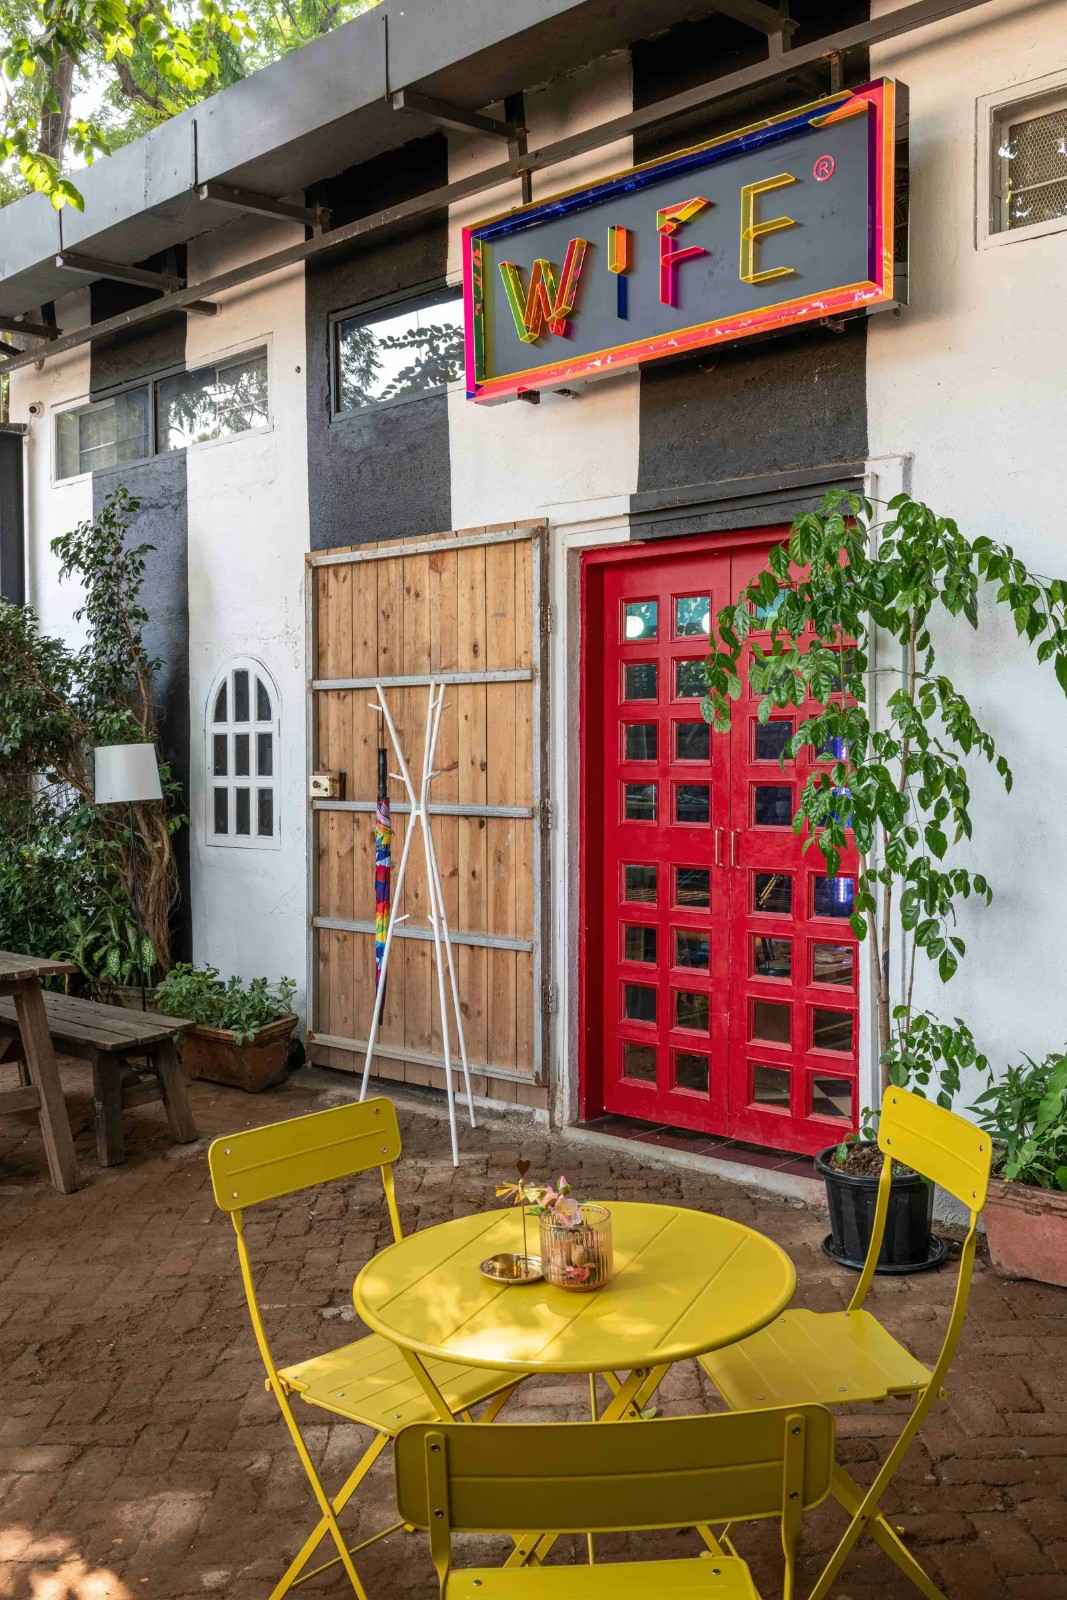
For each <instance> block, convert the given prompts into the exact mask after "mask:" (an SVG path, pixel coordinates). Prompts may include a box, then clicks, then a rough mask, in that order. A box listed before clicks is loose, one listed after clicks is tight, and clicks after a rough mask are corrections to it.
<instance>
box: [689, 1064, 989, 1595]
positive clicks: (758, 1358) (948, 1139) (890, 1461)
mask: <svg viewBox="0 0 1067 1600" xmlns="http://www.w3.org/2000/svg"><path fill="white" fill-rule="evenodd" d="M878 1145H879V1148H880V1149H881V1151H882V1153H883V1155H884V1156H885V1161H884V1163H883V1165H882V1175H881V1179H880V1181H879V1185H878V1199H877V1203H876V1205H875V1211H874V1226H873V1230H872V1233H871V1243H870V1248H869V1250H868V1251H867V1259H866V1261H865V1263H864V1267H863V1271H862V1273H861V1274H860V1279H859V1282H858V1283H857V1285H856V1290H855V1293H854V1294H853V1296H852V1299H851V1300H850V1301H849V1305H848V1310H847V1311H824V1312H815V1311H785V1312H783V1313H782V1315H781V1316H780V1317H779V1318H778V1320H777V1321H776V1322H773V1323H771V1324H770V1326H769V1327H767V1328H764V1329H762V1330H761V1331H760V1332H759V1333H755V1334H753V1335H752V1336H751V1338H748V1339H745V1340H743V1341H742V1342H741V1343H740V1344H736V1345H732V1346H730V1347H729V1348H728V1349H726V1350H718V1351H715V1352H714V1353H713V1354H711V1355H706V1356H702V1357H701V1365H702V1366H703V1367H704V1369H705V1371H706V1372H707V1373H708V1375H709V1377H710V1378H711V1379H712V1381H713V1382H714V1384H715V1386H716V1388H717V1389H718V1390H719V1393H720V1394H721V1395H722V1397H723V1399H724V1400H725V1401H726V1403H727V1405H729V1406H731V1407H733V1408H734V1409H736V1410H745V1409H748V1408H750V1407H752V1406H767V1405H790V1404H792V1405H798V1404H800V1403H801V1402H802V1401H812V1402H817V1403H820V1404H822V1405H844V1404H848V1403H854V1402H857V1401H881V1400H885V1399H886V1398H887V1396H889V1395H904V1396H912V1397H914V1400H915V1404H914V1407H913V1409H912V1411H911V1413H910V1414H909V1416H908V1420H907V1422H906V1423H905V1425H904V1429H903V1432H902V1433H901V1435H900V1437H899V1438H898V1440H897V1441H896V1443H895V1444H894V1446H893V1448H892V1450H891V1451H890V1452H889V1455H888V1456H887V1457H886V1459H885V1461H884V1462H883V1464H882V1467H881V1469H880V1471H879V1473H878V1475H877V1477H876V1478H875V1480H874V1482H873V1483H872V1484H871V1486H870V1488H869V1489H867V1490H866V1492H864V1490H863V1489H861V1488H860V1486H859V1484H857V1483H856V1482H855V1480H854V1479H853V1478H851V1477H850V1476H849V1474H848V1473H847V1472H846V1471H845V1470H844V1468H843V1467H841V1466H835V1468H834V1475H833V1485H832V1490H833V1494H834V1498H835V1499H836V1500H837V1501H838V1502H839V1503H840V1504H841V1505H842V1506H843V1507H844V1509H845V1510H846V1511H847V1512H848V1513H849V1514H850V1518H851V1520H850V1522H849V1524H848V1527H847V1528H846V1530H845V1532H844V1534H843V1535H842V1537H841V1541H840V1543H839V1544H838V1546H837V1548H836V1550H834V1552H833V1554H832V1555H831V1557H830V1560H829V1561H828V1562H827V1564H826V1567H825V1568H824V1570H823V1572H822V1573H821V1574H820V1577H819V1580H818V1582H817V1583H816V1585H815V1588H814V1589H813V1590H812V1592H811V1596H810V1600H824V1597H825V1596H826V1595H828V1594H829V1592H830V1586H831V1584H833V1582H834V1581H835V1579H836V1577H837V1575H838V1573H839V1572H840V1570H841V1567H842V1566H843V1564H844V1562H845V1560H846V1559H847V1557H848V1555H849V1552H850V1551H851V1550H852V1548H853V1546H854V1545H855V1544H856V1541H857V1540H858V1539H859V1538H860V1537H861V1536H862V1535H863V1534H864V1533H869V1534H870V1535H871V1537H872V1538H873V1539H874V1541H875V1543H876V1544H877V1545H878V1546H879V1547H880V1548H881V1549H882V1550H883V1551H884V1552H885V1554H886V1555H887V1556H888V1557H889V1558H890V1560H891V1561H893V1562H894V1563H895V1564H896V1565H897V1566H898V1567H899V1568H900V1570H901V1571H902V1572H903V1573H905V1574H906V1575H907V1576H908V1577H909V1578H910V1579H911V1581H912V1583H914V1585H915V1587H916V1588H917V1589H918V1590H919V1591H920V1593H922V1594H924V1595H926V1596H927V1600H945V1596H944V1595H943V1593H942V1591H941V1590H940V1589H939V1588H938V1587H937V1585H936V1584H935V1583H934V1582H933V1580H932V1579H931V1578H930V1577H929V1575H928V1574H927V1573H926V1572H925V1571H924V1569H923V1568H922V1567H921V1566H920V1565H919V1563H918V1561H916V1559H915V1557H914V1556H913V1555H912V1554H911V1552H910V1551H909V1550H908V1549H907V1547H906V1546H905V1545H904V1544H903V1543H902V1541H901V1540H900V1538H899V1537H898V1536H897V1533H896V1532H895V1530H894V1529H893V1528H892V1527H891V1526H890V1524H889V1523H888V1521H887V1520H886V1518H885V1517H884V1516H883V1515H882V1513H881V1512H880V1511H879V1509H878V1507H879V1504H880V1502H881V1500H882V1496H883V1495H884V1494H885V1491H886V1489H887V1488H888V1486H889V1483H890V1480H891V1479H892V1477H893V1475H894V1473H895V1472H896V1470H897V1468H898V1467H899V1465H900V1463H901V1461H902V1460H903V1458H904V1456H905V1454H906V1453H907V1451H908V1448H909V1446H910V1445H911V1442H912V1440H913V1439H914V1438H915V1435H916V1434H917V1433H918V1431H919V1429H920V1428H921V1426H922V1424H923V1421H924V1419H925V1417H926V1413H927V1412H928V1411H929V1409H930V1407H931V1406H932V1405H933V1403H934V1401H935V1400H936V1399H938V1398H943V1393H944V1391H943V1387H942V1386H943V1384H944V1380H945V1376H946V1374H947V1372H948V1369H949V1367H950V1365H951V1363H952V1359H953V1357H954V1356H955V1354H956V1347H957V1345H958V1344H959V1341H960V1334H961V1333H962V1331H963V1323H964V1318H965V1317H966V1314H967V1301H968V1299H969V1298H970V1292H971V1278H972V1275H973V1272H974V1252H975V1244H976V1239H977V1228H978V1217H979V1215H980V1213H981V1210H982V1207H983V1206H984V1205H985V1201H986V1190H987V1188H988V1186H989V1169H990V1165H991V1162H992V1141H991V1140H990V1137H989V1135H988V1134H987V1133H983V1132H982V1130H981V1129H980V1128H976V1127H975V1126H974V1125H973V1123H970V1122H966V1121H964V1119H963V1118H962V1117H957V1116H956V1115H954V1113H953V1112H951V1111H944V1110H942V1108H941V1107H940V1106H936V1105H933V1104H932V1103H931V1102H930V1101H929V1100H923V1099H920V1097H919V1096H918V1095H914V1094H908V1093H907V1092H906V1091H905V1090H903V1089H889V1090H888V1091H887V1093H886V1096H885V1101H884V1103H883V1106H882V1115H881V1120H880V1122H879V1126H878ZM894 1161H899V1162H901V1163H902V1164H903V1165H905V1166H908V1167H911V1168H912V1169H913V1170H914V1171H915V1172H920V1173H922V1175H923V1176H924V1177H925V1178H928V1179H930V1180H931V1182H933V1183H938V1184H940V1185H941V1187H942V1188H943V1189H946V1190H947V1191H948V1193H949V1194H951V1195H954V1196H955V1198H956V1199H957V1200H959V1201H960V1203H961V1204H962V1205H964V1206H966V1207H967V1209H968V1211H969V1213H970V1226H969V1228H968V1231H967V1237H966V1239H965V1241H964V1244H963V1250H962V1253H961V1256H960V1271H959V1278H958V1280H957V1283H956V1294H955V1298H954V1300H953V1304H952V1314H951V1316H950V1318H949V1323H948V1328H947V1330H946V1332H945V1339H944V1343H943V1344H942V1346H941V1352H940V1354H939V1356H938V1358H937V1360H936V1362H935V1363H934V1366H933V1368H932V1370H931V1369H930V1368H928V1367H924V1366H923V1365H922V1363H921V1362H919V1361H916V1359H915V1357H914V1356H913V1355H912V1354H911V1353H910V1351H908V1350H906V1349H905V1348H904V1346H903V1345H902V1344H900V1343H899V1342H898V1341H897V1340H896V1339H894V1338H893V1336H892V1334H890V1333H888V1332H887V1330H886V1329H885V1328H883V1326H882V1324H881V1323H880V1322H879V1321H878V1320H877V1319H876V1318H875V1317H873V1316H872V1315H871V1313H870V1312H869V1311H864V1310H863V1302H864V1300H865V1299H866V1297H867V1291H868V1289H869V1288H870V1286H871V1280H872V1278H873V1277H874V1271H875V1267H876V1266H877V1264H878V1257H879V1255H880V1254H881V1250H882V1238H883V1235H884V1233H885V1222H886V1214H887V1211H888V1209H889V1185H890V1181H891V1179H892V1176H893V1162H894Z"/></svg>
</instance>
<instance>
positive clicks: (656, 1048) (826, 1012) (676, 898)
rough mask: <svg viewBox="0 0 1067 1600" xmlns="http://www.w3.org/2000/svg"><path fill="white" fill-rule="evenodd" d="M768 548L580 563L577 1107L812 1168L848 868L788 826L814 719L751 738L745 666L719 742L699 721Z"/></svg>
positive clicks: (843, 1060)
mask: <svg viewBox="0 0 1067 1600" xmlns="http://www.w3.org/2000/svg"><path fill="white" fill-rule="evenodd" d="M783 533H784V530H782V529H780V528H779V529H773V530H769V531H761V532H760V533H759V534H755V535H752V534H749V535H727V536H717V537H715V538H713V539H712V538H709V539H707V540H696V539H684V540H672V541H670V542H664V543H659V544H655V545H644V546H636V545H635V546H630V547H628V548H627V549H625V550H624V551H621V552H620V551H619V550H618V549H615V550H613V551H604V552H600V551H596V552H591V553H589V554H588V555H587V556H586V557H585V558H584V572H583V650H584V661H585V681H584V689H583V705H582V760H583V796H582V799H583V840H582V872H583V883H582V891H583V894H582V932H583V939H582V950H581V959H582V996H583V1000H582V1012H583V1015H582V1028H581V1033H582V1050H581V1075H582V1100H583V1107H584V1109H585V1112H586V1114H595V1113H596V1112H598V1111H600V1110H606V1111H614V1112H619V1113H622V1114H625V1115H628V1116H633V1117H640V1118H642V1119H645V1120H648V1121H655V1122H659V1123H666V1124H672V1125H677V1126H680V1127H686V1128H693V1129H700V1130H703V1131H706V1132H708V1133H712V1134H719V1135H724V1136H727V1137H729V1138H736V1139H741V1140H745V1141H749V1142H752V1143H757V1144H761V1145H766V1146H770V1147H772V1148H775V1149H781V1150H792V1151H799V1152H805V1153H812V1152H814V1151H816V1150H819V1149H822V1148H823V1147H824V1146H825V1145H827V1144H829V1143H831V1142H832V1141H833V1140H834V1138H836V1137H838V1136H840V1134H841V1133H842V1132H843V1131H847V1130H848V1129H850V1128H851V1127H853V1126H854V1124H855V1117H856V1076H857V1047H858V1039H857V1026H858V1017H857V990H858V984H857V977H858V951H857V941H856V939H855V936H854V935H853V933H852V931H851V928H850V925H849V920H848V919H849V915H850V913H851V911H852V899H853V893H854V889H855V876H854V875H855V860H854V858H850V857H848V856H846V857H845V859H844V860H843V861H842V864H841V868H840V870H839V873H838V875H837V876H836V877H833V878H831V877H829V876H828V875H827V872H826V868H825V864H824V862H823V860H822V856H821V854H820V852H819V851H818V849H817V848H815V847H813V848H812V849H810V850H809V851H808V852H807V853H806V854H805V853H804V852H803V851H802V849H801V844H802V840H801V838H799V837H798V836H797V835H796V834H795V833H794V832H793V829H792V818H793V815H794V812H795V811H796V807H797V800H798V796H799V793H800V790H801V789H802V787H803V784H804V781H805V779H806V777H807V774H808V772H809V770H810V768H811V766H812V763H813V762H814V761H816V760H818V759H819V758H818V757H816V756H815V755H814V754H813V753H812V752H809V751H805V752H802V753H801V755H800V756H799V757H797V758H796V759H793V758H791V757H788V756H787V757H786V759H785V760H784V763H783V762H782V761H781V760H780V757H781V756H782V753H783V750H784V749H785V746H786V745H787V743H788V741H789V739H790V738H791V736H792V733H793V732H794V730H795V728H796V726H797V723H798V721H799V720H801V719H802V718H803V717H804V716H805V715H806V714H809V713H810V712H811V711H813V710H814V709H815V708H814V707H813V706H809V707H799V708H791V709H790V710H789V711H788V712H775V714H774V715H773V716H772V717H771V719H770V721H768V722H766V723H760V722H759V720H758V717H757V707H758V701H757V700H756V699H755V698H753V697H752V695H751V694H750V692H749V687H748V673H747V670H745V671H744V672H743V680H744V692H743V694H742V697H741V699H740V700H739V701H738V702H736V703H735V705H734V708H733V724H732V728H731V731H730V733H729V734H718V733H714V732H713V731H712V730H711V728H710V727H709V725H708V724H707V723H706V722H705V721H704V720H703V718H702V716H701V714H700V699H701V696H702V695H703V693H704V669H703V663H704V660H705V659H706V656H707V650H708V630H709V619H710V618H711V617H714V616H715V615H716V613H717V612H718V611H719V610H720V609H721V607H723V606H725V605H727V604H730V603H732V602H733V601H734V600H735V599H736V597H737V595H738V594H739V592H740V590H741V589H742V587H743V586H744V585H745V584H746V583H747V582H748V580H749V579H750V578H751V577H752V576H754V574H755V573H757V572H759V571H761V570H762V568H763V567H764V565H765V563H766V553H767V550H768V548H769V547H770V545H771V544H772V543H774V542H776V541H777V540H779V539H781V538H782V537H783ZM764 621H766V618H764V617H761V616H758V615H757V616H755V617H754V618H753V632H752V635H751V640H752V641H753V642H759V641H762V642H763V643H764V644H766V643H767V642H768V636H767V633H766V631H761V630H760V623H761V622H764ZM747 654H748V651H747V650H746V657H747ZM745 665H746V668H747V660H746V663H745Z"/></svg>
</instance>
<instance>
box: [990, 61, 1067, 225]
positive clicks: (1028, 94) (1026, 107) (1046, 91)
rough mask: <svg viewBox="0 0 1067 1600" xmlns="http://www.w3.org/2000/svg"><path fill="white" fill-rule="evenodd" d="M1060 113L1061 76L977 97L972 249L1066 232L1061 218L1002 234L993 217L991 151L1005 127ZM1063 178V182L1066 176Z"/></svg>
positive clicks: (1066, 88)
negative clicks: (973, 237) (974, 231)
mask: <svg viewBox="0 0 1067 1600" xmlns="http://www.w3.org/2000/svg"><path fill="white" fill-rule="evenodd" d="M1065 108H1067V70H1061V71H1059V72H1053V73H1049V74H1047V75H1046V76H1044V77H1041V78H1032V79H1030V81H1029V82H1027V83H1017V84H1013V85H1012V87H1011V88H1009V89H1001V90H998V91H997V92H996V93H995V94H986V95H981V96H980V97H979V99H978V101H977V102H976V109H975V142H976V153H977V162H976V185H975V188H976V193H975V229H976V234H975V244H976V247H977V248H978V249H979V250H989V249H999V248H1000V246H1002V245H1007V244H1021V243H1022V242H1023V241H1025V240H1027V239H1039V238H1042V237H1044V236H1045V235H1046V234H1050V233H1063V232H1065V231H1067V216H1063V217H1049V218H1047V219H1046V220H1045V221H1044V222H1032V223H1030V224H1029V225H1028V226H1027V227H1025V228H1002V227H1000V226H998V220H999V219H998V215H997V212H998V208H999V205H1000V189H1001V182H1002V179H1001V170H1000V169H1001V160H1000V157H999V156H998V155H997V150H998V148H999V145H1000V140H1001V139H1002V137H1003V132H1004V129H1005V127H1006V125H1007V123H1008V122H1009V121H1011V122H1025V121H1027V120H1028V118H1029V117H1031V116H1033V117H1039V116H1042V115H1045V114H1047V113H1048V112H1050V111H1059V110H1063V109H1065ZM1064 177H1065V178H1067V172H1065V173H1064Z"/></svg>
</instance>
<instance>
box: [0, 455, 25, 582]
mask: <svg viewBox="0 0 1067 1600" xmlns="http://www.w3.org/2000/svg"><path fill="white" fill-rule="evenodd" d="M24 449H25V443H24V440H23V437H22V434H21V433H7V432H5V431H4V430H3V429H2V428H0V596H2V597H3V598H4V599H5V600H8V601H10V602H11V604H12V605H15V606H21V605H23V604H25V600H26V545H25V527H24V523H23V479H22V462H23V454H22V453H23V450H24Z"/></svg>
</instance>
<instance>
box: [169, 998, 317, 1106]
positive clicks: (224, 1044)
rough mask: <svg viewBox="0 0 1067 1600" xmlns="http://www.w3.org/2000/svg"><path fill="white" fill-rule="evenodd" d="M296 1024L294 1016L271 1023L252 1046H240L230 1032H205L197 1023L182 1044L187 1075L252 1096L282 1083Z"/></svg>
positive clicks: (225, 1030)
mask: <svg viewBox="0 0 1067 1600" xmlns="http://www.w3.org/2000/svg"><path fill="white" fill-rule="evenodd" d="M296 1022H297V1019H296V1017H295V1016H289V1017H279V1018H278V1020H277V1022H268V1023H267V1024H266V1026H265V1027H263V1028H260V1029H259V1031H258V1033H257V1034H256V1036H255V1038H254V1039H253V1040H252V1042H251V1043H250V1044H238V1043H237V1041H236V1040H235V1039H234V1036H233V1033H232V1032H231V1030H230V1029H229V1028H204V1027H201V1026H200V1024H199V1023H197V1024H196V1025H195V1026H193V1027H192V1028H190V1029H189V1031H188V1033H186V1034H185V1035H184V1037H183V1040H182V1064H183V1065H184V1067H185V1071H186V1075H187V1076H188V1077H190V1078H206V1079H207V1080H208V1081H209V1082H210V1083H225V1084H229V1085H230V1086H231V1087H232V1088H235V1089H245V1090H247V1092H248V1093H249V1094H259V1093H260V1091H261V1090H262V1089H269V1088H271V1086H272V1085H273V1084H276V1083H282V1082H283V1081H284V1079H285V1071H286V1061H287V1059H288V1055H289V1039H290V1036H291V1034H292V1031H293V1029H294V1028H295V1027H296Z"/></svg>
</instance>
